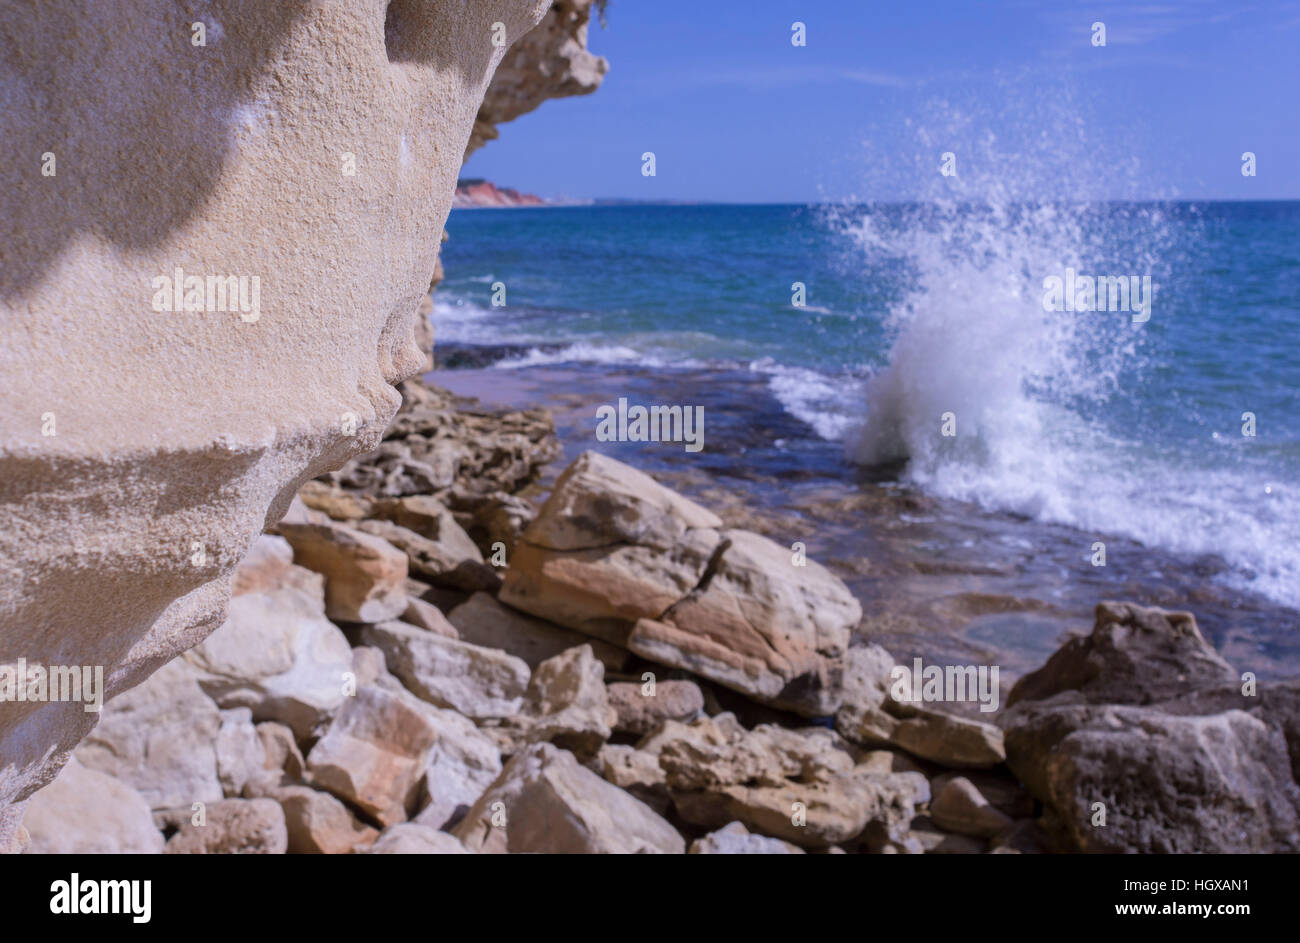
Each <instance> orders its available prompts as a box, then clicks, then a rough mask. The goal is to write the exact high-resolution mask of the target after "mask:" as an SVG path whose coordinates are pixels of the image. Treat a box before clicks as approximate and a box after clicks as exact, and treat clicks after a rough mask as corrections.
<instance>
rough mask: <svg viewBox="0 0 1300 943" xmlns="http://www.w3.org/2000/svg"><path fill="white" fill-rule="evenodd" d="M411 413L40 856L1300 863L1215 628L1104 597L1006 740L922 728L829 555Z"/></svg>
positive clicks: (1297, 742)
mask: <svg viewBox="0 0 1300 943" xmlns="http://www.w3.org/2000/svg"><path fill="white" fill-rule="evenodd" d="M402 395H403V405H402V408H401V410H400V411H399V412H398V415H397V417H396V419H395V420H394V421H393V423H392V424H391V426H390V427H389V429H388V431H387V432H386V434H385V436H384V441H383V442H382V443H381V445H380V446H379V448H378V449H377V450H375V451H374V452H371V453H369V454H367V455H365V456H362V457H359V458H356V459H353V460H352V461H351V462H349V463H348V464H347V465H345V466H344V467H343V468H341V469H340V470H338V471H336V472H331V473H328V474H326V475H324V476H322V477H321V478H318V479H316V480H314V481H311V482H309V483H308V484H307V485H305V486H304V487H303V488H302V489H301V491H300V492H299V496H298V499H297V500H296V501H295V502H294V505H293V507H292V509H291V510H290V513H289V514H288V515H287V516H286V517H285V519H284V520H283V521H282V522H281V523H280V524H278V525H277V526H276V527H274V528H272V530H271V532H268V533H267V534H266V535H264V536H263V537H261V538H259V540H258V542H257V543H256V544H255V546H254V549H253V551H252V552H251V553H250V555H249V556H248V557H247V559H245V560H244V562H243V563H242V564H241V565H240V567H239V569H238V570H237V573H236V577H235V583H234V598H233V600H232V603H231V606H230V613H229V617H228V619H227V620H226V622H225V624H224V625H222V627H221V628H220V629H218V630H217V631H216V632H215V633H213V634H212V635H211V636H210V637H208V638H207V639H206V640H205V641H204V642H202V643H201V644H200V645H198V646H197V647H195V648H193V649H191V650H190V651H188V652H186V653H185V654H184V655H183V656H181V657H180V658H177V659H175V660H174V661H172V662H170V663H168V664H167V665H166V666H164V667H163V668H162V669H161V670H159V671H158V672H157V673H156V674H154V675H152V676H151V677H149V678H148V679H146V680H145V681H144V682H143V683H142V684H140V685H139V686H137V687H135V688H133V689H131V690H129V691H127V692H125V693H123V694H121V695H119V696H118V697H116V698H115V699H114V700H113V701H112V702H110V703H109V704H108V705H107V706H106V707H105V709H104V711H103V715H102V719H101V722H100V724H99V725H98V726H97V727H96V728H95V729H94V730H93V731H92V732H91V734H90V735H89V736H88V737H87V738H86V740H85V741H84V742H83V743H82V744H81V745H80V746H79V747H78V748H77V749H76V751H75V758H74V759H73V760H72V761H71V762H70V763H69V764H68V766H67V767H66V768H65V769H64V771H63V772H62V773H61V774H60V776H59V777H58V779H57V780H55V782H54V783H53V784H51V785H50V786H49V787H47V788H45V789H43V790H41V791H40V792H38V793H37V794H36V795H35V796H33V798H32V801H31V804H30V806H29V808H28V810H27V814H26V817H25V819H24V830H25V834H21V833H20V840H21V841H24V842H25V843H26V845H27V851H28V852H29V853H37V852H72V851H81V852H138V853H155V852H166V853H229V852H240V853H283V852H288V853H360V852H366V853H501V852H510V853H518V852H540V853H582V852H663V853H683V852H687V851H689V852H691V853H702V854H710V853H729V854H730V853H744V854H792V853H793V854H802V853H1037V852H1278V851H1285V852H1294V851H1297V850H1300V848H1298V847H1297V846H1300V837H1298V836H1300V786H1297V778H1300V683H1298V682H1295V681H1288V682H1256V681H1255V680H1254V679H1253V677H1252V676H1250V675H1243V674H1242V673H1240V672H1238V671H1237V670H1235V669H1234V668H1233V667H1231V666H1229V665H1228V664H1227V663H1226V662H1225V661H1224V660H1223V659H1222V658H1221V657H1220V656H1219V655H1218V654H1217V653H1216V652H1215V650H1214V648H1213V647H1212V646H1211V645H1209V644H1208V643H1207V642H1206V641H1205V640H1204V639H1203V638H1202V636H1201V633H1200V631H1199V630H1198V628H1197V626H1196V622H1195V619H1194V618H1193V616H1192V615H1190V614H1188V613H1182V612H1169V611H1165V610H1161V609H1155V608H1146V607H1141V606H1137V605H1134V604H1127V603H1112V602H1104V603H1101V604H1100V605H1098V607H1097V611H1096V622H1095V626H1094V628H1093V630H1092V632H1091V633H1090V634H1088V635H1081V636H1079V637H1077V638H1074V639H1072V640H1071V641H1069V642H1067V643H1066V644H1065V645H1064V646H1063V647H1061V648H1060V650H1059V651H1057V652H1056V654H1054V655H1053V656H1052V657H1051V658H1050V659H1049V660H1048V661H1047V663H1046V664H1045V665H1043V666H1042V667H1041V668H1039V669H1038V670H1037V671H1033V672H1030V673H1028V674H1026V675H1024V676H1023V677H1021V678H1020V680H1019V681H1018V682H1017V683H1016V684H1015V686H1014V687H1013V688H1012V689H1011V691H1010V693H1009V695H1008V696H1007V697H1006V698H1005V702H1004V703H1002V704H999V705H998V707H999V709H998V710H996V711H991V712H989V711H980V710H979V709H978V706H976V705H974V704H972V703H970V701H969V699H967V700H965V701H963V702H957V703H955V702H951V701H943V700H931V699H924V700H911V699H908V700H902V699H899V697H898V696H897V691H896V679H897V677H898V676H897V674H896V673H895V668H896V667H897V663H896V660H895V658H894V657H893V656H892V655H891V654H890V653H889V652H888V651H886V650H885V649H884V648H883V647H881V646H880V645H878V644H873V642H872V639H871V637H870V635H868V634H865V633H864V632H862V631H861V630H862V628H863V627H864V623H865V622H866V621H867V620H865V619H864V611H863V610H864V608H868V609H869V608H870V606H871V600H869V599H862V600H859V599H857V598H855V597H854V595H853V594H852V593H851V592H850V590H849V589H848V587H847V586H846V585H845V584H844V583H843V582H842V581H841V580H840V579H839V578H838V577H837V576H835V575H834V574H833V573H831V572H830V571H829V570H827V569H825V568H824V567H822V566H821V565H819V564H818V563H817V562H815V561H813V560H811V559H807V558H806V557H805V556H803V555H802V554H801V553H800V551H799V548H798V547H792V546H790V545H786V544H782V543H778V542H776V541H775V540H774V539H772V538H771V537H770V536H763V535H760V534H758V533H754V532H752V531H749V530H745V529H742V528H738V527H728V526H726V525H724V523H723V521H722V520H721V519H720V518H719V517H718V516H717V515H715V514H714V513H713V512H712V511H711V510H709V509H708V508H706V507H703V506H701V505H700V504H698V503H696V502H694V501H692V500H689V499H687V498H685V497H683V496H681V495H680V494H677V493H676V492H674V491H672V490H670V489H669V488H667V487H664V486H663V485H662V484H660V483H658V482H657V481H656V480H654V479H653V478H651V477H650V476H648V475H646V474H643V473H642V472H640V471H638V470H636V469H634V468H632V467H630V466H628V465H626V464H623V463H621V462H618V461H616V460H614V459H612V458H608V457H606V456H603V455H599V454H596V453H583V454H582V455H580V456H579V457H578V458H577V460H576V461H574V462H572V464H570V466H569V467H568V468H567V469H566V470H565V471H564V472H563V474H561V475H560V476H559V477H558V478H557V479H556V480H555V482H554V485H553V487H552V488H551V489H550V493H549V495H546V494H543V493H542V490H541V488H540V487H539V483H538V482H539V479H540V478H542V477H543V470H544V469H545V468H546V467H547V465H548V464H549V463H552V462H554V461H555V460H556V459H557V458H558V457H559V456H560V455H561V454H562V449H561V445H560V442H559V440H558V439H557V438H556V435H555V431H554V424H553V421H552V419H551V417H550V415H549V413H547V411H546V410H542V409H536V410H513V409H491V408H487V407H484V406H483V405H482V404H480V403H476V402H474V401H472V400H468V399H466V398H463V397H456V396H453V395H452V394H450V393H448V392H446V391H443V390H440V389H438V388H436V387H431V386H426V385H424V384H421V383H418V382H415V381H408V382H406V383H405V384H403V385H402ZM543 499H544V500H543ZM868 615H869V613H868ZM904 667H907V666H904Z"/></svg>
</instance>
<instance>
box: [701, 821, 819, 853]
mask: <svg viewBox="0 0 1300 943" xmlns="http://www.w3.org/2000/svg"><path fill="white" fill-rule="evenodd" d="M690 854H693V855H802V854H806V852H805V851H804V850H803V849H802V848H800V847H799V846H798V845H792V844H790V843H789V842H784V841H781V840H780V839H779V838H768V837H766V836H764V835H754V834H751V833H750V831H749V829H747V828H745V823H744V822H732V823H731V824H730V825H725V826H723V827H722V828H720V829H718V830H717V831H716V832H710V833H709V834H708V835H705V836H704V837H703V838H698V839H696V840H695V841H694V842H692V843H691V850H690Z"/></svg>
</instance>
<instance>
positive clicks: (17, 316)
mask: <svg viewBox="0 0 1300 943" xmlns="http://www.w3.org/2000/svg"><path fill="white" fill-rule="evenodd" d="M549 8H550V4H549V3H548V2H547V0H501V2H497V3H492V4H479V3H472V4H467V3H464V2H462V0H393V2H391V3H386V4H385V3H377V2H373V0H303V2H298V3H239V2H233V0H214V2H213V3H209V4H206V5H205V6H204V7H203V11H202V12H201V13H197V14H193V15H191V14H186V13H184V12H183V11H181V10H180V9H179V8H178V7H177V5H176V4H175V3H173V2H172V0H104V2H102V3H98V4H96V5H95V9H94V12H93V14H92V15H87V16H68V15H66V13H65V11H64V10H63V9H62V7H60V6H59V5H57V4H44V5H41V4H35V5H33V4H26V3H22V4H7V5H5V6H4V7H3V8H0V63H3V64H4V65H3V67H2V68H3V72H4V76H5V78H4V83H5V89H6V104H5V107H4V108H3V109H0V137H2V138H3V139H4V140H5V142H6V144H7V145H8V150H9V152H10V153H12V154H13V155H15V157H14V159H13V160H7V161H5V162H4V163H3V166H2V167H0V376H3V377H4V378H5V382H4V383H3V385H0V429H3V430H4V433H3V439H2V440H0V521H3V525H0V560H3V561H4V564H3V566H0V664H12V663H15V662H16V661H17V660H18V659H20V658H22V659H25V660H26V661H27V663H29V664H38V663H39V664H75V665H89V666H96V665H98V666H103V667H104V669H105V672H104V673H105V677H106V682H107V686H108V694H109V695H110V696H114V695H117V694H119V693H121V692H122V691H125V690H127V689H128V688H130V687H132V686H133V685H136V684H138V683H139V682H140V681H142V680H143V679H144V678H146V677H147V676H148V675H149V674H150V673H151V672H153V671H154V670H156V669H157V668H158V667H159V666H160V665H162V664H164V663H165V662H167V661H168V660H169V659H171V658H173V657H174V656H175V655H177V654H178V653H179V652H181V651H183V650H185V649H187V648H189V647H191V646H193V645H195V644H196V643H198V642H200V641H202V639H203V638H204V637H205V636H206V635H208V634H209V633H210V632H212V631H213V630H214V629H216V628H217V626H219V625H220V624H221V623H222V621H223V620H224V618H225V608H226V604H227V600H228V598H229V595H230V582H231V573H232V570H233V569H234V567H235V565H236V563H238V561H239V560H240V558H241V557H242V556H243V555H244V553H245V552H246V551H247V550H248V548H249V546H250V544H251V543H252V542H253V540H254V538H255V537H257V536H258V535H259V534H260V533H261V532H262V530H263V529H264V527H265V526H266V525H267V524H268V523H273V522H274V521H276V520H278V519H279V518H280V517H281V516H282V515H283V514H284V513H285V511H286V509H287V508H288V506H289V503H290V500H291V498H292V497H293V495H294V493H295V492H296V491H297V489H298V487H299V486H300V485H301V484H302V483H303V482H305V481H307V480H308V479H310V478H313V477H316V476H318V475H320V474H322V473H323V472H326V471H328V470H329V469H331V468H337V467H339V466H340V465H342V464H343V463H344V462H346V461H347V460H348V459H349V458H350V457H351V456H355V455H359V454H364V453H366V452H369V451H371V450H372V449H374V447H375V446H376V445H378V444H379V442H380V440H381V436H382V435H383V432H384V430H385V429H386V428H387V426H388V424H389V421H390V420H391V418H392V417H393V415H394V413H395V411H396V409H397V407H398V405H399V403H400V399H399V396H398V393H397V391H396V390H395V389H394V388H393V384H395V383H397V382H399V381H401V380H402V379H404V378H405V377H407V376H409V375H410V374H412V373H413V372H415V371H417V370H419V369H420V368H421V367H422V366H423V365H424V362H425V358H424V354H423V353H422V351H421V350H420V348H419V347H418V346H417V344H416V343H415V339H414V335H415V330H416V321H417V312H418V311H419V308H420V304H421V300H422V299H423V298H424V296H425V294H426V292H427V289H428V286H429V283H430V278H431V275H432V273H433V271H434V261H435V257H436V254H437V249H438V245H439V241H440V237H441V234H442V231H443V226H444V224H445V222H446V218H447V213H448V210H449V208H450V205H451V200H452V194H453V191H454V188H455V182H456V179H457V176H458V174H459V170H460V165H461V162H462V159H463V156H464V153H465V149H466V147H467V145H468V143H469V139H470V132H471V129H472V127H473V126H474V123H475V120H476V118H477V116H478V111H479V106H480V103H481V102H482V100H483V95H484V92H485V91H486V90H487V88H488V84H489V82H490V81H491V79H492V75H493V72H494V70H495V69H496V67H497V65H498V64H499V62H500V61H501V58H502V57H503V56H505V55H506V54H507V52H508V49H509V45H510V44H511V43H513V42H515V41H517V40H518V39H519V38H520V37H522V36H523V35H525V34H526V33H528V32H529V31H530V30H531V29H532V28H533V26H535V25H536V23H537V22H538V21H539V20H540V19H541V17H542V16H543V15H544V14H546V13H547V11H548V10H549ZM196 18H197V19H200V20H202V22H203V24H204V29H203V37H202V40H201V41H200V39H199V36H198V34H197V32H196V31H195V30H194V29H193V27H192V23H193V22H194V20H195V19H196ZM497 22H500V23H502V24H503V25H504V36H505V40H506V42H505V44H504V45H497V44H495V43H494V42H493V36H494V33H497V31H496V30H494V29H493V24H494V23H497ZM86 49H94V50H95V54H94V55H85V54H84V50H86ZM512 68H513V67H512ZM550 92H551V89H550V88H548V91H547V93H548V94H550ZM504 113H505V112H502V114H504ZM398 614H400V613H398ZM93 724H94V715H93V713H88V712H85V711H83V710H82V705H81V704H80V703H74V702H70V701H54V702H45V703H31V702H28V703H24V704H12V703H11V704H5V705H4V707H3V708H0V758H3V768H4V769H5V770H6V773H5V775H4V776H3V777H2V778H0V808H2V807H4V806H8V805H9V804H11V803H20V802H23V801H25V800H26V799H27V798H28V797H29V796H30V795H31V794H32V793H33V792H34V791H35V790H36V789H38V788H39V787H40V786H41V785H43V784H45V783H47V782H49V781H51V780H52V779H53V778H54V777H55V775H56V774H57V772H58V770H59V768H60V767H61V766H62V764H63V763H64V762H66V759H67V756H68V753H69V751H70V750H71V749H72V748H73V746H74V745H75V744H76V743H77V742H78V741H79V740H80V739H81V738H82V737H83V736H85V734H86V733H87V732H88V731H89V730H90V728H91V727H92V726H93ZM17 821H18V817H17V816H16V815H14V814H10V813H7V812H6V813H5V814H3V815H0V827H3V829H4V831H5V833H4V834H0V848H4V847H9V846H11V844H12V842H13V838H14V833H15V830H16V827H17Z"/></svg>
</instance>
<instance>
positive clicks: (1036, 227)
mask: <svg viewBox="0 0 1300 943" xmlns="http://www.w3.org/2000/svg"><path fill="white" fill-rule="evenodd" d="M1000 180H1002V177H1001V176H999V175H993V177H992V178H991V179H990V180H988V181H984V182H983V183H982V184H981V185H979V186H978V187H977V189H978V192H977V193H973V194H972V201H971V202H966V203H960V202H953V201H952V200H951V199H946V198H941V199H937V200H935V201H933V202H929V203H917V204H889V205H863V206H837V207H829V206H823V207H812V206H688V207H637V206H632V207H569V208H561V209H553V210H552V209H543V210H529V211H518V212H516V211H502V212H501V213H498V214H470V215H464V214H460V215H456V214H453V217H452V219H451V221H450V222H449V223H448V230H449V232H450V234H451V239H450V241H449V242H448V243H447V245H446V246H445V247H444V261H445V265H446V268H447V272H448V280H447V281H446V282H445V283H444V284H443V285H442V286H441V287H440V288H439V290H438V292H437V293H436V294H435V306H434V315H433V323H434V329H435V334H436V337H437V355H438V356H437V360H438V366H439V368H440V369H439V370H438V371H437V372H436V373H435V375H434V376H433V378H432V379H433V382H436V383H442V384H444V385H450V386H452V387H453V388H456V389H462V388H464V389H466V390H468V391H471V392H474V393H475V394H476V395H481V396H483V397H484V398H485V399H488V400H495V401H507V402H511V403H515V404H519V405H523V404H533V403H535V404H542V405H547V406H549V407H550V408H552V409H554V410H555V411H556V415H557V421H558V422H559V424H560V430H561V434H562V437H563V438H564V440H565V447H566V449H568V450H569V454H568V457H569V458H572V457H573V456H574V455H576V454H577V453H578V452H580V451H581V450H582V449H584V448H599V449H600V450H602V451H606V452H608V453H609V454H612V455H614V456H615V457H618V458H621V459H624V460H626V461H628V462H629V463H630V464H633V465H636V466H637V467H641V468H645V469H647V470H649V471H651V472H653V473H654V474H656V475H657V476H659V477H661V478H662V479H663V480H665V481H667V482H669V483H673V484H675V485H676V486H678V487H680V488H681V489H682V490H684V491H686V492H687V493H691V494H695V495H696V496H698V497H700V498H701V500H703V501H704V502H705V503H706V504H709V505H710V506H712V507H715V508H722V507H725V508H728V509H729V511H728V513H729V514H730V515H731V519H733V520H735V521H737V522H743V523H744V524H745V526H749V527H751V528H752V529H756V530H762V531H764V532H767V533H770V534H771V535H772V536H773V538H774V539H777V540H779V541H781V542H783V543H786V544H789V543H793V542H794V541H795V540H803V541H804V542H805V543H806V544H807V546H808V549H809V551H810V552H811V553H813V554H814V556H815V557H816V558H817V559H819V560H822V561H824V562H825V561H829V562H831V563H832V565H833V566H834V567H835V568H836V569H837V572H840V573H841V575H843V576H844V577H845V578H846V579H847V580H848V581H849V583H850V585H851V586H853V588H854V589H855V591H857V592H858V594H859V596H860V597H861V598H862V599H863V601H864V603H865V605H866V609H867V621H866V623H865V628H867V629H869V630H870V631H872V632H874V633H879V634H881V635H882V637H884V639H885V640H886V641H888V642H891V644H892V646H893V647H894V648H896V649H897V651H896V654H898V655H899V656H900V657H901V656H903V655H905V654H906V653H907V651H908V650H909V649H908V646H909V645H910V646H915V648H916V650H918V651H920V652H921V653H923V654H925V655H926V656H927V657H934V658H940V657H942V658H949V657H952V658H960V659H961V660H964V661H969V660H972V659H978V660H983V659H984V657H985V655H988V654H991V653H997V654H998V657H999V658H1001V659H1003V661H1002V664H1003V665H1004V668H1005V670H1007V671H1008V672H1010V671H1020V670H1024V669H1025V668H1027V667H1033V666H1035V665H1037V664H1038V663H1040V662H1041V660H1042V658H1044V657H1046V655H1048V654H1050V653H1051V652H1052V651H1053V650H1054V649H1055V648H1056V646H1057V645H1058V644H1059V641H1060V634H1061V632H1062V630H1086V629H1087V628H1088V627H1089V626H1090V624H1091V610H1092V607H1093V606H1094V605H1095V604H1096V602H1097V601H1099V600H1101V599H1105V598H1120V599H1132V600H1136V601H1141V602H1148V603H1154V604H1158V605H1162V606H1166V607H1170V608H1185V609H1190V610H1192V611H1193V612H1194V613H1195V614H1196V615H1197V617H1198V619H1199V621H1200V623H1201V625H1202V627H1203V628H1204V630H1205V632H1206V634H1207V635H1208V636H1209V637H1211V638H1212V639H1213V640H1214V642H1215V644H1216V645H1218V646H1219V648H1220V649H1221V650H1222V651H1223V652H1224V654H1225V655H1226V656H1227V657H1228V658H1229V660H1230V661H1232V662H1233V663H1234V664H1236V665H1237V666H1238V667H1240V668H1241V669H1242V670H1248V669H1249V670H1255V671H1256V672H1258V673H1259V674H1260V675H1261V676H1278V675H1282V674H1297V673H1300V636H1297V634H1296V631H1295V630H1296V629H1297V628H1300V613H1298V611H1297V610H1298V609H1300V403H1298V402H1297V396H1298V395H1300V360H1298V359H1297V358H1295V357H1293V356H1291V354H1290V351H1289V347H1290V343H1291V341H1292V340H1293V339H1294V338H1295V337H1297V336H1300V203H1231V204H1192V203H1077V204H1062V203H1044V202H1038V203H1033V202H1029V203H1026V202H1015V201H1013V200H1011V199H1009V198H1008V197H1007V196H1006V195H1005V192H1004V187H1003V186H1002V185H1001V184H1000V183H999V181H1000ZM538 246H545V247H546V251H544V252H539V251H537V247H538ZM1066 273H1086V274H1089V275H1095V276H1101V275H1112V274H1114V275H1132V274H1134V273H1137V274H1141V275H1143V276H1146V275H1150V277H1151V280H1152V285H1153V286H1154V287H1153V290H1154V297H1153V298H1151V299H1149V301H1150V306H1149V308H1148V309H1147V310H1145V311H1143V312H1140V314H1139V316H1138V317H1137V318H1135V317H1134V316H1133V315H1132V312H1129V311H1068V310H1067V311H1056V310H1053V309H1051V308H1050V306H1047V305H1045V304H1044V288H1043V286H1044V279H1045V278H1048V277H1049V276H1055V277H1059V276H1062V275H1065V274H1066ZM498 283H499V284H500V285H502V286H505V287H506V289H507V290H508V303H507V304H506V305H505V306H504V307H493V306H492V304H491V301H490V297H491V293H492V291H493V286H494V285H497V284H498ZM799 286H802V288H803V289H805V290H806V291H805V294H806V297H803V298H802V299H801V300H802V301H803V302H804V303H803V304H802V305H798V304H795V303H794V300H795V298H794V295H792V289H795V288H798V287H799ZM1146 315H1149V317H1146V319H1145V320H1142V319H1141V318H1142V317H1144V316H1146ZM620 398H626V399H627V400H628V402H629V403H632V404H637V403H640V404H642V405H645V406H653V405H661V406H666V405H682V406H691V407H697V406H698V407H703V409H704V414H705V427H706V428H705V447H704V450H703V451H701V452H698V453H687V452H686V451H685V450H684V449H683V448H682V446H681V445H680V444H679V445H676V446H674V445H670V444H655V443H643V444H638V443H623V444H616V443H600V442H597V441H596V438H595V426H596V421H595V409H596V407H597V406H599V405H614V404H617V403H618V401H619V399H620ZM946 416H952V417H953V419H954V424H955V433H956V434H955V436H953V437H948V436H947V435H946V434H944V433H943V432H942V431H941V425H940V423H941V420H942V419H943V417H946ZM760 525H763V526H760ZM1098 542H1103V543H1104V544H1105V555H1106V565H1105V566H1094V565H1093V564H1092V556H1093V553H1094V545H1095V544H1096V543H1098Z"/></svg>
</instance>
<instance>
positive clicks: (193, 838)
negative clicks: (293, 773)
mask: <svg viewBox="0 0 1300 943" xmlns="http://www.w3.org/2000/svg"><path fill="white" fill-rule="evenodd" d="M288 848H289V833H288V832H287V831H286V829H285V824H284V812H283V810H282V809H281V808H280V805H279V803H277V802H275V801H274V800H273V799H223V800H222V801H221V802H214V803H212V805H210V806H208V807H207V808H206V809H204V822H203V824H202V825H196V824H194V822H193V821H186V822H183V823H182V824H181V827H180V829H179V830H177V832H176V834H175V835H173V836H172V837H171V838H169V839H167V846H166V847H165V848H164V849H163V853H164V854H168V855H282V854H284V853H285V852H286V851H287V850H288Z"/></svg>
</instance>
